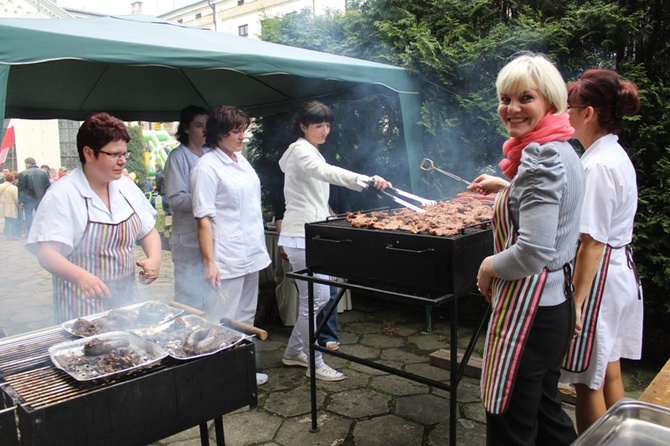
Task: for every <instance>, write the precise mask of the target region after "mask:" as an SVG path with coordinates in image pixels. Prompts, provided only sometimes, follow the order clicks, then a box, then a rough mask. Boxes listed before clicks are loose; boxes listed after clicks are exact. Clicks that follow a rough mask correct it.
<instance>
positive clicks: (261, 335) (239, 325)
mask: <svg viewBox="0 0 670 446" xmlns="http://www.w3.org/2000/svg"><path fill="white" fill-rule="evenodd" d="M170 305H171V306H173V307H175V308H179V309H180V310H185V311H188V312H189V313H193V314H195V315H196V316H200V317H206V316H207V313H205V312H204V311H202V310H198V309H197V308H193V307H192V306H190V305H186V304H183V303H181V302H177V301H176V300H175V301H172V302H170ZM221 323H222V324H223V325H226V326H228V327H230V328H236V329H238V330H240V331H243V332H244V333H247V334H254V335H256V336H257V337H258V339H260V340H261V341H265V340H266V339H267V338H268V332H267V331H265V330H263V329H262V328H258V327H254V326H253V325H249V324H245V323H244V322H240V321H236V320H235V319H227V318H223V319H221Z"/></svg>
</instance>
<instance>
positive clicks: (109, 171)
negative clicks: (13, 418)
mask: <svg viewBox="0 0 670 446" xmlns="http://www.w3.org/2000/svg"><path fill="white" fill-rule="evenodd" d="M128 141H130V136H129V135H128V131H127V130H126V127H125V125H124V124H123V122H122V121H120V120H118V119H117V118H114V117H112V116H110V115H109V114H107V113H95V114H93V115H91V116H89V117H88V118H87V119H86V120H85V121H84V122H83V124H82V125H81V127H80V128H79V132H78V133H77V151H78V153H79V160H80V161H81V167H80V168H77V169H75V170H74V171H72V173H71V174H70V175H68V176H67V177H64V178H62V179H61V180H60V181H58V182H56V183H55V184H54V185H53V186H52V187H51V188H50V190H49V192H48V193H47V194H46V196H45V197H44V200H42V203H41V205H40V207H39V209H38V210H37V213H36V214H35V224H34V225H33V227H32V228H31V229H30V233H29V235H28V240H27V243H26V248H27V249H28V250H29V251H30V252H31V253H33V254H35V255H36V256H37V258H38V260H39V262H40V265H42V267H43V268H44V269H46V270H47V271H49V272H50V273H51V274H52V275H53V290H54V313H55V319H56V322H57V323H62V322H64V321H67V320H70V319H75V318H78V317H81V316H86V315H88V314H93V313H98V312H100V311H103V310H108V309H110V308H116V307H121V306H125V305H129V304H133V303H137V302H139V296H138V290H137V285H136V282H135V266H139V267H140V268H141V269H142V270H141V271H140V272H139V277H140V282H142V283H145V284H148V283H151V282H153V281H154V280H156V278H157V277H158V275H159V272H160V265H161V239H160V236H159V234H158V231H156V228H155V227H154V226H155V224H156V211H155V210H154V209H153V208H152V207H151V205H150V204H149V202H148V201H147V199H146V198H145V196H144V194H143V193H142V191H141V190H139V189H138V188H137V187H136V186H135V184H134V183H133V182H132V181H131V180H130V179H128V178H125V177H124V176H123V170H124V166H125V165H126V158H127V157H128V149H127V147H126V144H127V142H128ZM137 244H139V245H140V246H141V247H142V250H143V251H144V254H145V255H146V259H145V260H139V261H135V246H136V245H137Z"/></svg>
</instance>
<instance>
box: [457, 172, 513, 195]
mask: <svg viewBox="0 0 670 446" xmlns="http://www.w3.org/2000/svg"><path fill="white" fill-rule="evenodd" d="M508 186H509V181H507V180H505V179H503V178H500V177H494V176H493V175H488V174H483V175H479V176H478V177H477V178H475V179H474V181H473V182H472V184H470V185H469V186H468V187H467V189H468V190H469V191H471V192H476V193H478V194H481V195H488V194H491V193H498V192H499V191H501V190H502V189H504V188H506V187H508Z"/></svg>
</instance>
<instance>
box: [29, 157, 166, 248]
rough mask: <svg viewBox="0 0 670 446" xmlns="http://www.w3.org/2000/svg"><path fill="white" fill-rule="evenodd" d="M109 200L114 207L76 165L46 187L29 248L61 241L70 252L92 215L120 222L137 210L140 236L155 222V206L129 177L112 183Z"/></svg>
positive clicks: (106, 220)
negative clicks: (72, 169)
mask: <svg viewBox="0 0 670 446" xmlns="http://www.w3.org/2000/svg"><path fill="white" fill-rule="evenodd" d="M86 203H88V209H87V206H86ZM109 204H110V208H111V210H110V209H107V206H105V204H104V203H103V202H102V200H101V199H100V197H98V195H97V194H96V193H95V192H93V189H91V186H90V185H89V183H88V180H87V179H86V176H85V175H84V171H83V169H82V168H77V169H75V170H74V171H72V173H71V174H70V175H67V176H66V177H63V178H61V179H60V180H58V181H56V182H55V183H54V184H53V185H52V186H51V187H50V188H49V189H47V193H46V195H45V196H44V198H43V199H42V201H41V202H40V205H39V207H38V208H37V212H36V213H35V217H34V219H33V225H32V227H31V228H30V233H29V234H28V239H27V241H26V249H28V250H29V251H30V252H31V253H33V254H35V253H37V244H38V243H39V242H50V241H54V242H60V243H62V244H63V245H65V246H66V248H67V249H66V250H65V251H64V252H63V254H64V255H66V256H67V255H69V254H70V253H71V252H72V251H73V250H74V249H75V248H76V247H77V246H78V245H79V242H80V241H81V239H82V237H83V235H84V231H85V229H86V224H87V223H88V221H89V218H90V220H91V221H95V222H100V223H110V224H117V223H121V222H123V221H124V220H127V219H128V218H129V217H130V216H131V215H132V214H133V213H134V212H136V213H137V215H138V216H139V217H140V221H141V223H140V230H139V233H138V234H137V240H141V239H143V238H144V237H145V236H146V235H147V234H149V232H151V230H152V229H153V228H154V226H156V210H155V209H154V208H153V207H152V206H151V204H150V203H149V200H147V198H146V196H145V195H144V193H143V192H142V191H141V190H140V188H139V187H137V185H136V184H135V183H134V182H133V181H132V180H131V179H130V178H127V177H121V178H120V179H118V180H115V181H111V182H110V183H109Z"/></svg>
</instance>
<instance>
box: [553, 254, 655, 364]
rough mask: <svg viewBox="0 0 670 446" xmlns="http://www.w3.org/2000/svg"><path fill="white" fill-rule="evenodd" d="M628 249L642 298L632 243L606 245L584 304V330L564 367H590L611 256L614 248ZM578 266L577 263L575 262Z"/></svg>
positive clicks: (574, 340) (639, 296)
mask: <svg viewBox="0 0 670 446" xmlns="http://www.w3.org/2000/svg"><path fill="white" fill-rule="evenodd" d="M622 248H624V249H626V258H627V261H628V267H629V268H630V269H632V270H633V273H634V274H635V279H636V280H637V283H638V299H642V294H641V292H640V291H639V290H640V289H641V288H640V278H639V276H638V274H637V268H636V267H635V263H634V262H633V248H632V246H631V245H630V244H628V245H625V246H620V247H618V248H614V247H612V246H610V245H605V249H604V250H603V256H602V258H601V259H600V266H599V267H598V272H597V273H596V276H595V277H594V279H593V284H592V285H591V292H590V293H589V295H588V296H586V299H585V300H584V303H583V305H582V320H583V321H584V324H583V325H582V332H581V334H580V335H579V336H577V337H576V338H574V339H573V340H572V342H571V343H570V347H569V348H568V352H567V354H566V356H565V358H564V359H563V368H564V369H565V370H568V371H570V372H574V373H581V372H583V371H585V370H586V369H588V367H589V362H590V361H591V354H592V353H593V343H594V341H595V337H596V327H597V324H598V315H599V314H600V304H601V303H602V298H603V294H604V291H605V283H606V282H607V271H608V269H609V264H610V257H611V255H612V250H616V249H622ZM575 267H577V264H575Z"/></svg>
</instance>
